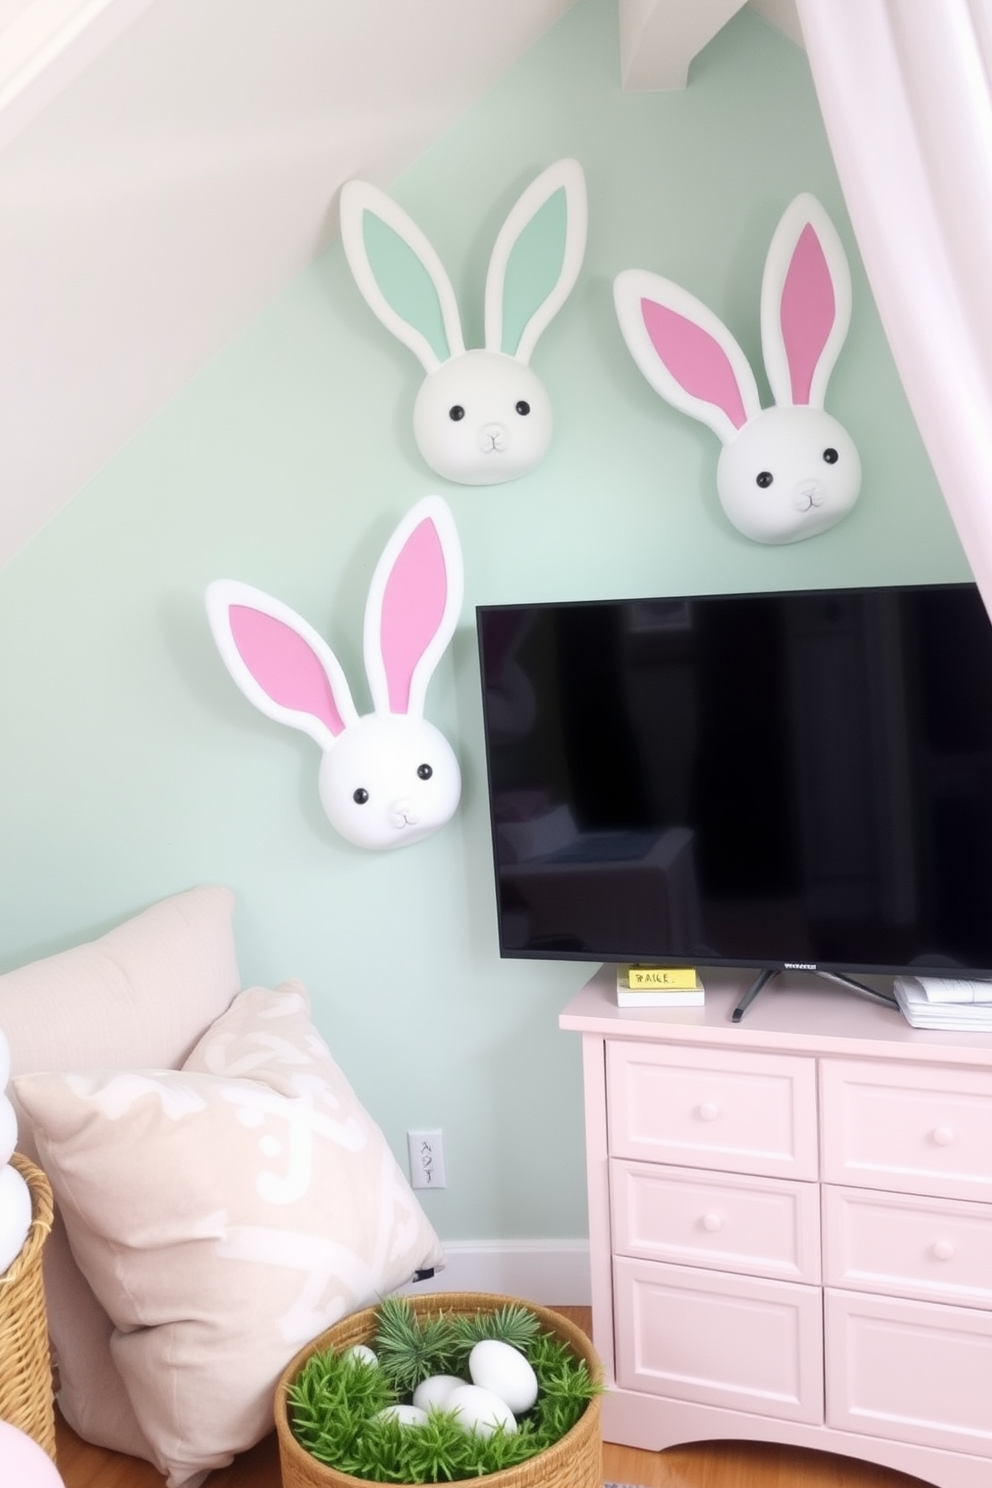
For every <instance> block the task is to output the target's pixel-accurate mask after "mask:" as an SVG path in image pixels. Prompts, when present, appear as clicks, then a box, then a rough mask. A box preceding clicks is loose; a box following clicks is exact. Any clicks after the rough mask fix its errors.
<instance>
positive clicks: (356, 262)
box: [341, 181, 465, 372]
mask: <svg viewBox="0 0 992 1488" xmlns="http://www.w3.org/2000/svg"><path fill="white" fill-rule="evenodd" d="M341 242H342V244H343V246H344V253H345V257H346V259H347V260H348V266H349V267H350V269H351V272H352V275H353V276H354V280H355V283H356V284H357V285H358V288H359V289H360V290H361V292H362V294H363V296H364V297H365V300H366V301H367V303H368V305H369V307H370V308H371V310H372V311H373V313H374V314H376V315H377V316H378V317H379V319H380V320H381V321H382V323H383V325H384V326H385V327H386V329H387V331H391V332H392V334H393V335H394V336H395V337H396V339H397V340H398V341H402V343H403V345H404V346H407V347H409V349H410V350H411V351H412V352H413V354H414V356H415V357H416V358H417V359H418V361H419V362H420V364H421V366H422V367H423V368H424V369H425V371H427V372H433V371H434V369H435V368H436V367H439V366H440V365H441V363H442V362H444V361H447V360H448V358H449V357H453V356H459V355H460V354H461V353H462V352H463V351H464V350H465V343H464V341H463V339H462V329H461V320H460V317H459V314H458V302H457V301H456V299H455V292H454V290H453V289H452V287H451V280H450V279H449V278H448V276H447V274H446V273H445V270H444V266H443V264H442V263H441V260H440V258H438V256H437V254H436V253H435V251H434V249H433V248H432V247H431V245H430V243H429V242H428V241H427V239H426V238H425V236H424V234H423V233H422V232H421V230H420V228H419V227H418V226H417V224H416V223H415V222H414V221H413V219H412V218H410V217H408V216H407V214H406V213H405V212H404V211H403V208H402V207H400V206H397V204H396V202H394V201H393V200H392V199H391V198H390V197H388V196H386V194H385V192H383V191H379V190H378V188H377V187H375V186H371V185H369V183H368V182H367V181H348V182H346V184H345V185H344V186H343V187H342V188H341Z"/></svg>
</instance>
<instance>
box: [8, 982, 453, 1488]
mask: <svg viewBox="0 0 992 1488" xmlns="http://www.w3.org/2000/svg"><path fill="white" fill-rule="evenodd" d="M16 1088H17V1094H18V1097H19V1099H20V1101H21V1103H22V1105H23V1106H24V1108H25V1110H26V1111H27V1112H28V1113H29V1114H30V1116H31V1119H32V1121H33V1123H34V1126H35V1132H36V1137H37V1141H38V1147H39V1151H40V1154H41V1158H42V1161H43V1164H44V1166H45V1169H46V1171H47V1172H48V1174H49V1176H50V1178H51V1181H52V1186H53V1188H54V1190H55V1194H56V1197H57V1199H58V1201H59V1204H60V1206H61V1209H62V1213H63V1215H64V1217H65V1223H66V1228H67V1230H68V1233H69V1239H70V1243H71V1244H72V1248H73V1251H74V1253H75V1255H76V1259H77V1260H78V1262H79V1265H80V1268H81V1269H82V1271H83V1273H84V1275H85V1276H86V1277H87V1279H88V1280H89V1282H90V1285H91V1286H92V1288H93V1291H94V1292H95V1293H96V1295H97V1297H98V1298H99V1299H100V1301H101V1303H102V1304H103V1306H104V1307H105V1308H106V1310H107V1312H108V1314H109V1315H110V1317H111V1319H112V1321H113V1323H114V1327H115V1332H114V1335H113V1338H112V1340H111V1349H112V1351H113V1354H114V1358H115V1360H116V1362H117V1366H118V1369H119V1370H120V1374H121V1377H122V1379H123V1381H124V1384H125V1387H126V1389H127V1391H128V1394H129V1396H130V1399H131V1403H132V1405H133V1407H134V1412H135V1415H136V1416H137V1419H138V1421H139V1423H140V1425H141V1427H142V1430H143V1431H144V1434H145V1436H146V1437H147V1439H148V1441H149V1443H150V1444H151V1447H152V1451H153V1454H154V1455H153V1460H154V1461H155V1463H156V1465H157V1466H158V1467H159V1469H160V1471H162V1472H163V1473H165V1474H166V1475H167V1477H168V1481H169V1484H170V1488H181V1485H193V1484H197V1483H199V1482H202V1479H203V1477H204V1476H205V1475H206V1472H207V1471H208V1470H210V1469H212V1468H216V1467H223V1466H226V1465H227V1464H228V1463H229V1462H230V1461H231V1459H232V1457H233V1455H234V1454H235V1453H236V1452H240V1451H243V1450H245V1449H246V1448H247V1447H250V1446H251V1445H253V1444H254V1443H255V1442H256V1441H258V1440H259V1439H260V1438H261V1437H262V1436H263V1435H265V1433H266V1432H267V1431H268V1430H269V1429H270V1427H271V1424H272V1404H273V1388H274V1385H275V1382H276V1380H277V1378H278V1376H279V1374H280V1372H281V1371H282V1369H283V1368H284V1366H285V1365H286V1363H287V1362H288V1361H289V1359H290V1358H291V1357H292V1356H293V1354H295V1353H296V1352H297V1350H298V1349H300V1348H301V1347H302V1346H303V1344H304V1343H306V1342H307V1341H308V1340H309V1339H311V1338H313V1337H314V1336H315V1335H316V1334H318V1333H320V1332H322V1331H323V1329H325V1328H327V1327H329V1326H330V1325H331V1324H332V1323H334V1322H335V1321H337V1319H339V1318H341V1317H343V1316H345V1315H346V1314H348V1313H350V1312H353V1311H355V1310H356V1309H358V1308H360V1307H364V1306H367V1305H369V1304H371V1303H374V1302H375V1301H377V1300H378V1298H379V1297H380V1296H382V1295H384V1294H385V1293H387V1292H389V1291H390V1290H393V1289H395V1288H396V1287H398V1286H400V1285H402V1284H403V1283H405V1282H407V1281H408V1280H410V1278H411V1277H412V1276H413V1274H414V1273H415V1272H416V1271H417V1270H419V1269H422V1268H427V1267H436V1266H439V1265H442V1264H443V1252H442V1250H441V1246H440V1243H439V1241H438V1239H437V1236H436V1235H435V1233H434V1231H433V1229H432V1227H431V1226H430V1224H429V1223H428V1221H427V1219H426V1217H425V1215H424V1213H423V1211H422V1209H421V1208H420V1205H419V1204H418V1202H417V1200H416V1198H415V1196H414V1194H413V1192H412V1190H411V1189H410V1187H409V1184H408V1183H407V1181H406V1178H405V1177H404V1175H403V1173H402V1172H401V1170H400V1168H399V1166H398V1164H397V1163H396V1160H395V1158H394V1157H393V1155H392V1152H391V1150H390V1148H389V1147H388V1145H387V1143H386V1141H385V1138H384V1137H383V1135H382V1133H381V1131H380V1130H379V1128H378V1126H377V1125H376V1124H375V1122H374V1121H373V1120H372V1119H371V1117H370V1116H369V1115H368V1113H367V1112H366V1111H365V1109H364V1108H363V1107H362V1105H361V1103H360V1102H359V1100H358V1099H357V1097H356V1096H355V1093H354V1091H353V1090H352V1089H351V1087H350V1085H349V1084H348V1082H347V1080H346V1079H345V1077H344V1076H343V1074H342V1073H341V1071H340V1069H339V1068H338V1067H337V1065H336V1064H335V1062H334V1060H333V1058H332V1057H331V1054H330V1052H329V1050H328V1048H327V1046H326V1044H325V1043H324V1041H323V1039H322V1038H321V1036H320V1034H319V1033H318V1032H317V1030H316V1028H315V1027H314V1025H313V1023H312V1022H311V1020H310V1011H309V1002H308V998H307V994H306V992H305V990H304V988H303V987H302V985H301V984H300V983H298V982H287V983H284V984H283V985H282V986H281V987H279V988H278V989H276V990H275V991H270V990H268V989H266V988H261V987H254V988H250V989H249V990H248V991H245V992H242V993H240V994H239V995H238V996H237V997H236V998H235V1000H234V1002H233V1003H232V1005H231V1007H230V1009H229V1010H228V1011H227V1012H226V1013H225V1014H224V1015H223V1016H222V1017H220V1018H218V1020H217V1021H216V1023H214V1025H213V1026H212V1027H211V1029H210V1030H209V1031H208V1032H207V1034H205V1035H204V1037H203V1038H202V1039H201V1040H200V1042H199V1043H198V1044H197V1046H196V1048H195V1049H194V1050H193V1052H192V1054H191V1055H190V1057H189V1059H188V1060H187V1062H186V1064H185V1066H184V1067H183V1069H182V1070H181V1071H173V1070H158V1071H156V1070H133V1071H127V1072H121V1071H105V1072H95V1073H80V1074H35V1075H25V1076H23V1077H22V1078H20V1079H19V1080H18V1081H17V1082H16Z"/></svg>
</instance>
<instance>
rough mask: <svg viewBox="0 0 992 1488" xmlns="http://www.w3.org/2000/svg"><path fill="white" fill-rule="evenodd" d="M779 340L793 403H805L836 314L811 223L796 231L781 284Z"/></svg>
mask: <svg viewBox="0 0 992 1488" xmlns="http://www.w3.org/2000/svg"><path fill="white" fill-rule="evenodd" d="M781 315H782V340H783V343H784V345H785V354H786V356H787V357H788V359H789V377H790V380H791V382H792V401H793V403H808V402H809V394H810V388H811V386H812V384H813V374H814V373H815V371H816V367H817V363H818V362H819V360H820V357H821V356H822V354H823V348H824V346H826V344H827V337H828V336H829V335H830V332H831V330H832V329H833V324H834V320H835V318H836V315H837V302H836V300H835V299H834V286H833V280H832V279H831V277H830V270H829V268H828V267H827V260H826V256H825V254H824V252H823V247H822V245H821V243H820V239H819V238H818V237H817V235H816V231H815V229H814V227H813V225H812V223H809V222H807V224H806V226H805V227H804V228H803V230H802V232H801V233H800V234H799V241H798V242H797V243H796V248H795V252H794V253H793V255H792V261H791V263H790V264H789V271H788V273H787V274H786V276H785V284H784V285H783V287H782V311H781Z"/></svg>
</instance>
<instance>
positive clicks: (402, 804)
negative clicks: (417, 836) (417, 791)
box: [389, 799, 419, 831]
mask: <svg viewBox="0 0 992 1488" xmlns="http://www.w3.org/2000/svg"><path fill="white" fill-rule="evenodd" d="M389 819H390V821H391V822H392V824H393V826H394V827H398V828H399V829H400V831H402V830H403V828H404V827H415V826H416V825H417V822H418V820H419V817H418V816H417V812H416V808H415V807H414V804H413V802H412V801H411V800H409V799H404V800H402V801H394V802H393V804H392V806H390V808H389Z"/></svg>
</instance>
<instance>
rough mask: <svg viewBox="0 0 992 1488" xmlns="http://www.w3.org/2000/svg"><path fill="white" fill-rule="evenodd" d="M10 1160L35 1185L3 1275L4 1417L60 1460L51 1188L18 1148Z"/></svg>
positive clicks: (0, 1371)
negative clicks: (25, 1224)
mask: <svg viewBox="0 0 992 1488" xmlns="http://www.w3.org/2000/svg"><path fill="white" fill-rule="evenodd" d="M10 1165H11V1167H13V1168H16V1169H17V1171H18V1172H19V1173H20V1175H21V1177H22V1178H23V1179H24V1181H25V1183H26V1184H27V1186H28V1188H29V1189H30V1190H31V1211H32V1219H31V1228H30V1230H29V1231H28V1237H27V1239H26V1240H25V1242H24V1244H23V1246H22V1247H21V1253H20V1255H19V1256H18V1257H17V1259H16V1260H15V1261H13V1262H12V1263H11V1264H10V1266H8V1268H7V1270H6V1271H5V1272H4V1273H3V1275H2V1276H0V1421H9V1422H10V1423H11V1425H13V1426H17V1427H19V1428H20V1430H21V1431H23V1432H24V1433H25V1435H26V1436H30V1437H33V1438H34V1440H35V1441H36V1442H37V1443H38V1444H39V1446H42V1447H44V1449H45V1451H46V1452H47V1453H48V1455H49V1457H51V1458H52V1460H53V1461H54V1459H55V1404H54V1396H53V1391H52V1359H51V1354H50V1352H49V1347H48V1314H47V1313H46V1311H45V1287H44V1281H43V1279H42V1273H41V1252H42V1247H43V1246H44V1244H45V1240H46V1239H47V1237H48V1232H49V1231H50V1229H51V1228H52V1212H53V1209H52V1189H51V1185H50V1183H49V1182H48V1179H47V1178H46V1177H45V1174H44V1173H43V1172H42V1171H41V1169H40V1168H37V1167H35V1165H34V1163H32V1162H29V1161H28V1159H27V1158H26V1157H22V1156H21V1154H20V1153H19V1152H15V1153H14V1155H13V1157H12V1158H11V1159H10Z"/></svg>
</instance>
